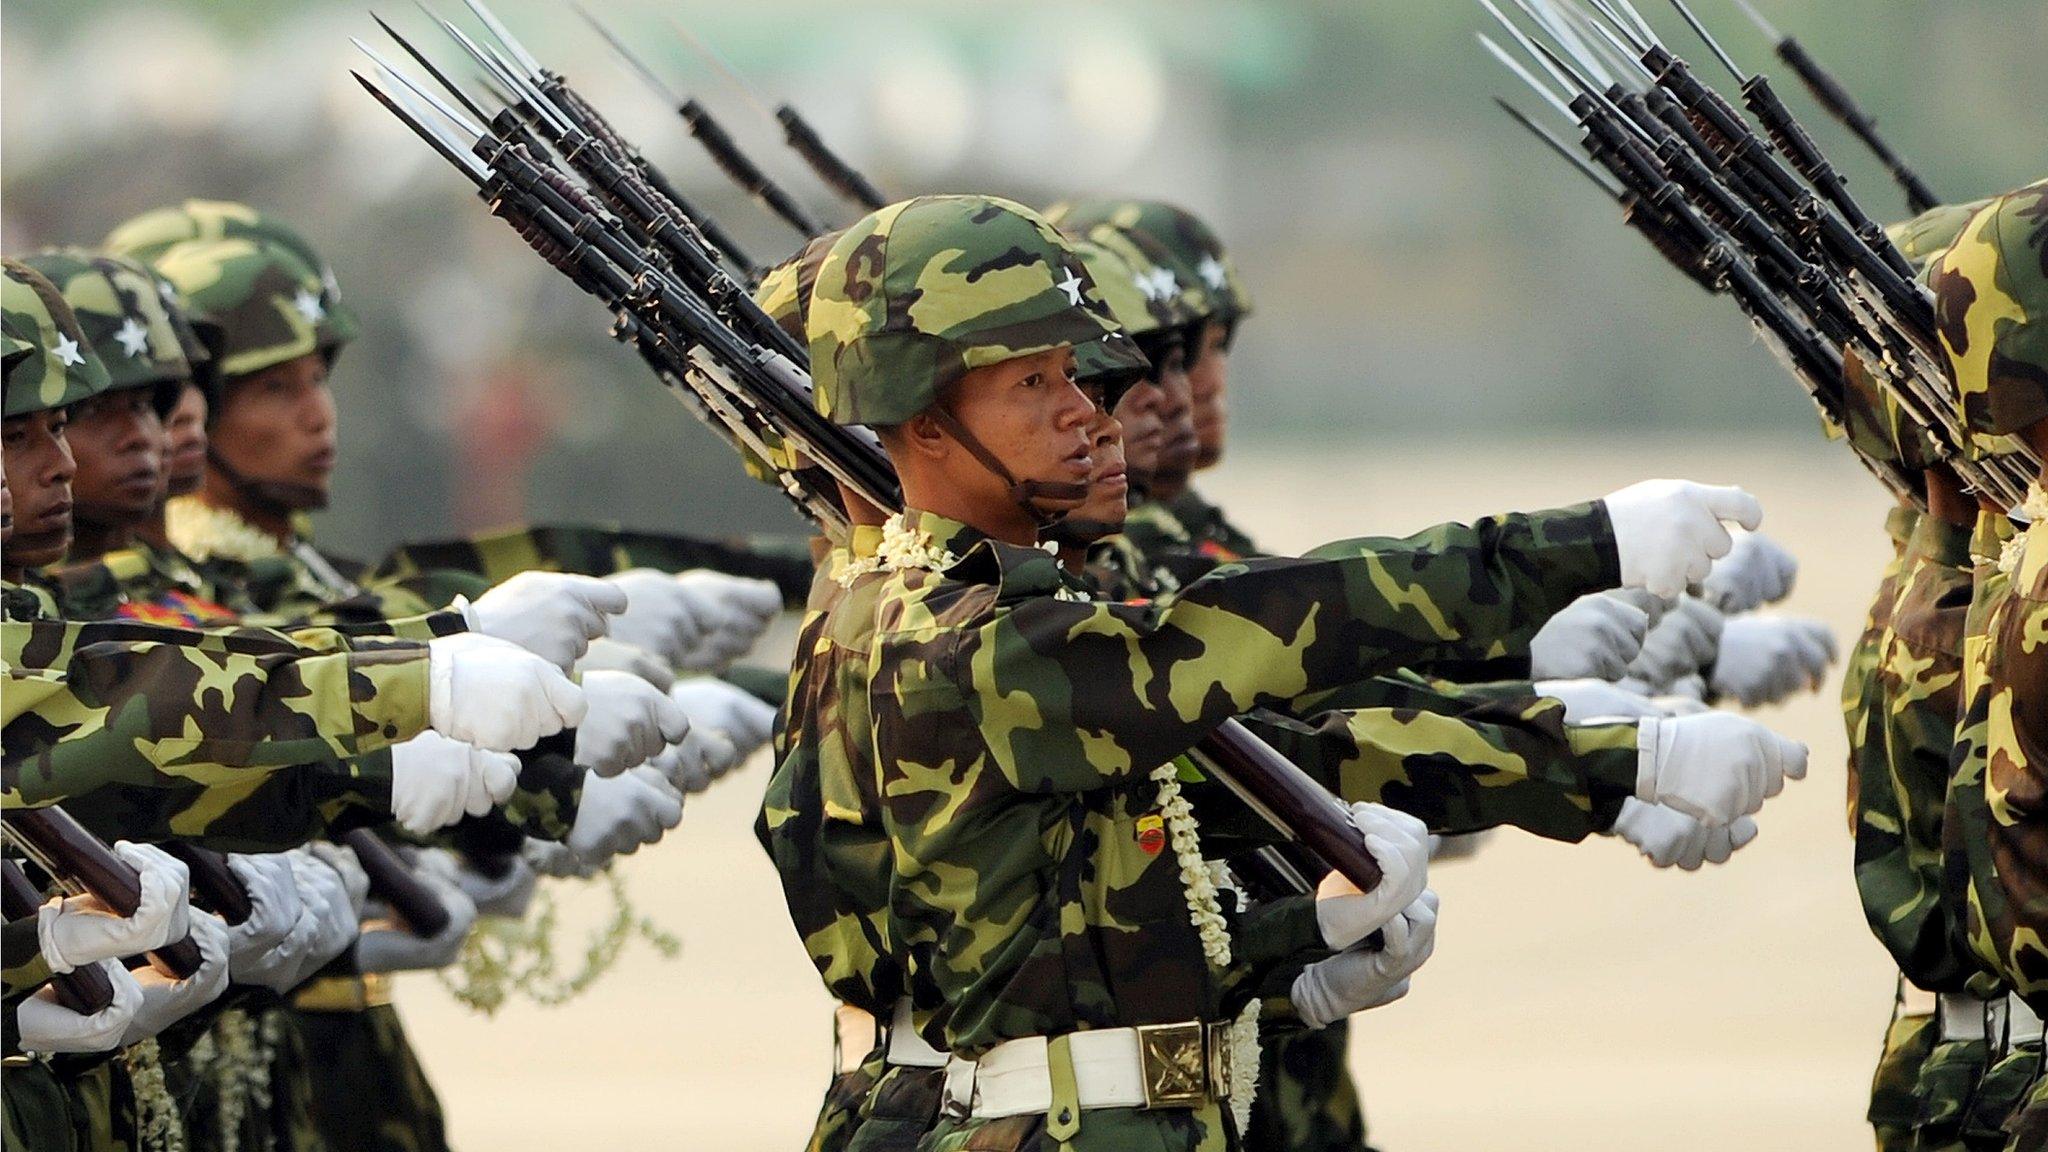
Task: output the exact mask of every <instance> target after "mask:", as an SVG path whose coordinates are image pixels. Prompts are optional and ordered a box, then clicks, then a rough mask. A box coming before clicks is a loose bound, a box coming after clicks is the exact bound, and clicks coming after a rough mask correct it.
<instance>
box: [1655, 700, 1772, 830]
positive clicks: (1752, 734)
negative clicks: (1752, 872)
mask: <svg viewBox="0 0 2048 1152" xmlns="http://www.w3.org/2000/svg"><path fill="white" fill-rule="evenodd" d="M1788 776H1789V777H1791V778H1792V779H1794V780H1799V779H1803V778H1804V777H1805V776H1806V745H1804V744H1801V743H1799V742H1798V741H1795V740H1787V739H1785V738H1784V737H1783V736H1780V735H1778V734H1777V733H1776V732H1773V731H1771V730H1770V729H1768V728H1766V727H1764V726H1763V725H1761V724H1757V723H1755V722H1753V721H1749V720H1745V719H1743V718H1742V717H1740V716H1733V715H1730V714H1728V713H1726V712H1706V713H1702V714H1700V715H1697V716H1663V717H1660V716H1645V717H1643V718H1642V719H1641V720H1638V721H1637V722H1636V799H1638V800H1641V801H1643V802H1645V803H1649V804H1662V805H1664V806H1665V807H1666V808H1675V809H1677V810H1678V811H1680V812H1683V813H1685V814H1686V815H1688V816H1691V817H1693V818H1694V819H1697V820H1699V821H1701V822H1702V823H1705V824H1708V825H1712V826H1714V827H1722V826H1725V825H1729V824H1733V823H1734V822H1735V821H1736V819H1737V818H1739V817H1742V816H1748V815H1751V814H1752V813H1754V812H1755V811H1756V810H1757V809H1759V808H1761V807H1763V805H1764V801H1765V800H1767V799H1769V798H1771V797H1772V796H1776V795H1777V794H1778V793H1779V792H1781V791H1783V790H1784V788H1785V778H1786V777H1788Z"/></svg>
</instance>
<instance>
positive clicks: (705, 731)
mask: <svg viewBox="0 0 2048 1152" xmlns="http://www.w3.org/2000/svg"><path fill="white" fill-rule="evenodd" d="M739 762H740V752H739V749H738V748H736V747H734V746H733V742H732V741H731V740H729V739H727V738H726V736H725V734H724V733H723V732H714V731H712V730H711V729H709V728H692V729H690V734H689V735H687V736H685V737H683V739H682V741H681V742H680V743H677V744H671V745H669V746H668V747H666V748H664V749H662V750H661V755H659V756H656V757H655V758H654V759H652V760H650V761H648V763H647V766H648V767H650V768H652V769H654V770H655V771H656V772H658V773H660V774H661V776H662V778H663V779H665V780H667V781H668V782H669V783H670V784H673V785H675V787H676V788H677V789H679V790H681V791H683V792H687V793H690V794H691V795H695V794H697V793H699V792H702V791H704V790H705V789H706V788H709V787H711V782H712V781H713V780H716V779H718V778H719V777H721V776H723V775H725V774H726V773H727V772H730V771H732V768H733V766H734V765H735V764H738V763H739Z"/></svg>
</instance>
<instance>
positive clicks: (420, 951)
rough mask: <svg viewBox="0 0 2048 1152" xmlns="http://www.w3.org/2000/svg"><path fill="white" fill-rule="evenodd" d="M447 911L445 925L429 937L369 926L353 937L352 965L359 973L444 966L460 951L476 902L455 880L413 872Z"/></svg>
mask: <svg viewBox="0 0 2048 1152" xmlns="http://www.w3.org/2000/svg"><path fill="white" fill-rule="evenodd" d="M417 875H418V876H419V880H420V883H421V884H423V885H425V886H426V887H427V888H429V889H431V890H432V891H433V893H434V896H435V897H436V898H437V899H439V900H440V902H441V907H442V908H444V909H446V910H447V912H448V926H447V927H445V928H443V929H441V930H440V931H439V932H437V933H435V934H434V935H432V936H418V935H415V934H414V933H412V932H411V931H409V930H407V929H404V928H372V929H370V930H369V931H367V932H365V933H363V934H362V936H361V937H360V938H358V939H357V940H356V967H357V969H358V970H360V971H363V972H418V971H423V970H427V969H433V968H446V967H447V966H448V965H450V964H453V963H455V958H456V957H457V956H460V955H461V954H462V942H463V941H464V940H465V939H467V938H468V937H469V929H470V927H471V926H472V925H474V924H475V923H476V905H475V904H472V903H470V900H469V897H467V896H465V895H463V894H462V889H461V887H459V886H458V885H457V884H456V883H455V881H453V880H450V879H448V878H446V877H444V876H435V875H432V874H431V873H417Z"/></svg>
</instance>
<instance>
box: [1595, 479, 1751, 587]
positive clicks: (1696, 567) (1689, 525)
mask: <svg viewBox="0 0 2048 1152" xmlns="http://www.w3.org/2000/svg"><path fill="white" fill-rule="evenodd" d="M1604 502H1605V504H1606V506H1607V518H1608V521H1609V522H1610V523H1612V524H1613V526H1614V547H1615V551H1616V552H1618V553H1619V554H1620V558H1621V582H1622V584H1623V585H1625V586H1627V587H1631V588H1647V589H1649V590H1650V591H1651V592H1653V593H1655V594H1657V595H1659V596H1662V597H1664V598H1665V599H1675V598H1676V597H1677V596H1678V594H1679V593H1681V592H1684V591H1685V589H1686V587H1687V585H1689V584H1692V583H1693V582H1694V581H1697V580H1703V579H1705V578H1706V575H1707V573H1708V572H1709V571H1710V570H1711V569H1712V567H1713V563H1714V561H1715V560H1718V559H1720V558H1721V557H1723V556H1726V555H1727V554H1728V550H1729V549H1730V548H1732V547H1734V545H1735V541H1734V539H1733V538H1732V537H1730V536H1729V535H1728V529H1727V528H1725V527H1723V526H1722V521H1724V520H1729V521H1734V522H1735V523H1737V524H1740V525H1741V526H1743V527H1744V528H1748V529H1751V530H1754V529H1755V528H1756V526H1757V525H1759V524H1761V523H1763V518H1764V511H1763V506H1762V505H1760V504H1758V503H1757V500H1756V497H1754V496H1751V495H1750V494H1749V493H1747V492H1744V491H1743V490H1742V489H1740V488H1733V487H1718V486H1714V485H1709V484H1695V483H1693V482H1692V481H1690V480H1645V481H1643V482H1642V483H1640V484H1631V485H1629V486H1628V487H1626V488H1623V489H1622V490H1620V491H1619V492H1613V493H1610V494H1609V495H1608V496H1606V497H1605V500H1604Z"/></svg>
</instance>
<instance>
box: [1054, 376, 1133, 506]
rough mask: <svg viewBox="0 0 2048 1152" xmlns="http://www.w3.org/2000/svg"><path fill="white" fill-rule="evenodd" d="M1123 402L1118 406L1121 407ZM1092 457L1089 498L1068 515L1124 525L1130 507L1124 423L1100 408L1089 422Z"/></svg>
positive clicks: (1090, 455)
mask: <svg viewBox="0 0 2048 1152" xmlns="http://www.w3.org/2000/svg"><path fill="white" fill-rule="evenodd" d="M1120 409H1121V405H1119V410H1120ZM1088 440H1089V452H1088V455H1089V458H1090V460H1092V461H1093V462H1094V467H1093V468H1092V469H1091V470H1090V471H1089V473H1088V498H1087V499H1086V500H1083V501H1082V502H1081V506H1080V507H1079V508H1076V509H1074V510H1073V511H1072V512H1069V513H1068V514H1067V515H1068V517H1069V518H1070V519H1073V520H1080V521H1086V522H1088V523H1091V524H1106V525H1109V526H1111V527H1113V528H1121V527H1123V523H1124V517H1125V516H1126V515H1127V514H1129V512H1130V510H1131V485H1130V481H1129V480H1128V479H1127V478H1126V477H1125V464H1124V440H1123V425H1122V423H1120V422H1119V421H1118V419H1117V417H1116V416H1114V415H1112V414H1111V413H1109V412H1104V411H1100V410H1099V409H1098V411H1097V414H1096V417H1095V419H1094V420H1093V421H1091V422H1090V423H1089V425H1088Z"/></svg>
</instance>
